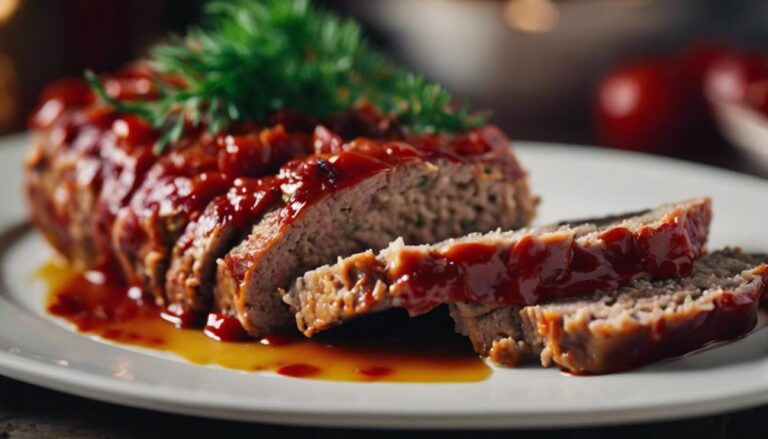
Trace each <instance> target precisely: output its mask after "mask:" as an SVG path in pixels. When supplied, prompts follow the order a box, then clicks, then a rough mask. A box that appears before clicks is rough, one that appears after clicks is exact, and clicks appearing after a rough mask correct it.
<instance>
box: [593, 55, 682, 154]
mask: <svg viewBox="0 0 768 439" xmlns="http://www.w3.org/2000/svg"><path fill="white" fill-rule="evenodd" d="M683 97H684V91H683V89H682V87H681V79H680V75H679V73H678V71H677V69H676V68H675V66H674V65H673V64H672V63H670V62H668V61H666V60H661V59H655V60H648V61H643V62H638V63H632V64H626V65H622V66H619V67H618V68H616V69H615V70H613V71H611V72H610V73H609V74H608V75H607V76H606V77H605V78H604V79H603V81H602V83H601V84H600V87H599V89H598V94H597V104H596V114H595V121H596V128H597V131H598V134H599V136H600V140H601V141H602V143H604V144H606V145H609V146H614V147H617V148H623V149H630V150H635V151H646V152H663V151H669V150H670V149H672V148H674V147H675V145H676V143H677V141H678V140H679V134H680V132H681V129H682V124H681V123H680V122H681V120H683V113H684V111H683V110H684V107H683V105H682V102H683Z"/></svg>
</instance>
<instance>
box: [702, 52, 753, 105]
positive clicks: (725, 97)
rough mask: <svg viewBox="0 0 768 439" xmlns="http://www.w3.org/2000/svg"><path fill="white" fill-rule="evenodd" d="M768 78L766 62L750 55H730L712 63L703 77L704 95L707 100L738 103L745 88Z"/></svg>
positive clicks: (743, 95) (742, 97)
mask: <svg viewBox="0 0 768 439" xmlns="http://www.w3.org/2000/svg"><path fill="white" fill-rule="evenodd" d="M765 78H768V60H766V58H764V57H762V56H759V55H755V54H751V53H732V54H730V55H726V56H723V57H721V58H719V59H717V60H716V61H714V62H713V63H712V64H711V65H710V66H709V68H708V69H707V72H706V74H705V77H704V95H705V96H706V97H707V99H709V100H718V101H739V100H743V99H744V98H745V96H746V91H747V87H748V86H749V85H750V84H752V83H754V82H756V81H759V80H761V79H765Z"/></svg>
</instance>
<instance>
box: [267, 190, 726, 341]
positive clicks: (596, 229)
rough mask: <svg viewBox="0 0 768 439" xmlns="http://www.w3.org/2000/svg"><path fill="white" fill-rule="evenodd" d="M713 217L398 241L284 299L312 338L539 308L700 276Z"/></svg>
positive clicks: (663, 212)
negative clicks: (448, 316) (460, 312)
mask: <svg viewBox="0 0 768 439" xmlns="http://www.w3.org/2000/svg"><path fill="white" fill-rule="evenodd" d="M711 217H712V213H711V203H710V200H709V199H708V198H700V199H694V200H689V201H685V202H681V203H677V204H665V205H662V206H660V207H658V208H656V209H653V210H651V211H647V212H644V213H630V214H626V215H620V216H613V217H609V218H603V219H599V220H588V221H582V222H571V223H566V224H560V225H552V226H544V227H537V228H531V229H523V230H519V231H511V232H490V233H486V234H471V235H468V236H465V237H462V238H457V239H449V240H447V241H445V242H441V243H438V244H433V245H420V246H413V245H412V246H408V245H404V243H403V241H402V240H397V241H395V242H393V243H392V244H390V245H389V246H388V247H387V248H385V249H384V250H382V251H380V252H378V254H377V253H375V252H374V251H371V250H369V251H366V252H363V253H359V254H355V255H353V256H350V257H347V258H339V260H338V262H337V263H336V264H334V265H326V266H323V267H320V268H317V269H315V270H312V271H310V272H308V273H305V274H304V275H303V276H302V277H300V278H298V280H296V281H295V282H294V284H293V285H292V287H291V288H290V289H289V290H288V291H282V293H283V300H284V301H285V302H286V303H287V304H289V305H290V306H291V309H292V310H293V311H294V313H295V316H296V322H297V324H298V327H299V329H301V330H302V331H303V332H304V334H305V335H307V336H311V335H312V334H314V333H316V332H318V331H322V330H324V329H326V328H329V327H331V326H335V325H338V324H340V323H342V322H343V321H345V320H347V319H349V318H353V317H356V316H360V315H364V314H366V313H370V312H376V311H381V310H384V309H388V308H391V307H403V308H406V309H407V310H408V311H409V312H410V313H411V314H412V315H417V314H421V313H424V312H427V311H429V310H431V309H432V308H434V307H435V306H437V305H439V304H442V303H458V302H470V303H476V304H483V305H487V306H494V307H495V306H504V305H517V306H525V305H532V304H535V303H537V302H539V301H541V300H547V299H553V298H557V297H568V296H578V295H584V294H591V293H592V292H593V291H594V290H596V289H603V290H608V289H612V288H615V287H616V286H617V285H620V284H623V283H627V282H629V281H632V280H634V279H637V278H670V277H679V276H685V275H688V274H690V273H691V269H692V264H693V261H694V260H695V259H696V258H697V257H698V256H699V255H700V254H701V253H702V252H703V250H704V248H705V243H706V239H707V234H708V230H709V224H710V220H711Z"/></svg>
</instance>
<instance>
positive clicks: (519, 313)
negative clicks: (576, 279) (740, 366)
mask: <svg viewBox="0 0 768 439" xmlns="http://www.w3.org/2000/svg"><path fill="white" fill-rule="evenodd" d="M766 263H768V255H748V254H742V253H738V252H735V251H731V250H725V251H719V252H716V253H712V254H710V255H706V256H703V257H702V258H700V259H699V260H698V261H696V263H695V264H694V268H693V273H692V275H691V276H689V277H686V278H681V279H673V280H660V281H653V282H649V281H648V280H645V279H639V280H635V281H633V282H631V283H630V284H628V285H626V286H623V287H621V288H619V289H618V290H614V291H612V292H601V291H598V292H596V293H594V294H593V295H591V296H589V297H582V298H567V299H559V300H555V301H550V302H548V303H543V304H540V305H535V306H527V307H522V308H521V307H517V306H511V307H500V308H489V307H485V306H482V305H472V304H467V303H461V304H452V305H450V311H451V315H452V316H453V318H454V320H455V321H456V329H457V331H458V332H460V333H462V334H465V335H467V336H469V338H470V339H471V340H472V344H473V345H474V348H475V350H476V351H477V352H478V353H479V354H481V355H484V356H489V357H490V358H491V359H492V360H493V361H494V362H496V363H498V364H502V365H507V366H516V365H517V364H518V362H519V361H520V360H521V359H523V358H525V357H531V356H538V357H539V358H540V360H541V364H542V365H544V366H550V365H556V366H558V367H560V368H562V369H564V370H566V371H569V372H572V373H576V374H602V373H609V372H617V371H621V370H626V369H630V368H633V367H637V366H640V365H644V364H647V363H650V362H653V361H657V360H660V359H663V358H669V357H673V356H678V355H682V354H685V353H688V352H691V351H693V350H696V349H699V348H701V347H703V346H705V345H707V344H709V343H712V342H716V341H724V340H730V339H733V338H736V337H739V336H742V335H744V334H746V333H747V332H749V331H750V330H751V329H752V328H753V327H754V325H755V322H756V318H757V315H756V313H757V309H758V302H759V300H760V297H761V294H763V293H764V292H765V291H766V289H767V288H768V265H766Z"/></svg>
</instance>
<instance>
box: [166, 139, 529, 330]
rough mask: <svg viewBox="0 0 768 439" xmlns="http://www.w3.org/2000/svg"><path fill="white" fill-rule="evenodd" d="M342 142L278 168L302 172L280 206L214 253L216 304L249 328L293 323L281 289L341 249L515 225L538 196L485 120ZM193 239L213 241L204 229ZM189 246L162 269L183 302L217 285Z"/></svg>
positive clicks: (205, 259) (284, 189)
mask: <svg viewBox="0 0 768 439" xmlns="http://www.w3.org/2000/svg"><path fill="white" fill-rule="evenodd" d="M340 147H341V150H340V151H338V152H336V151H331V152H330V154H331V156H330V157H326V158H323V159H322V160H320V159H317V158H310V159H308V160H305V161H304V162H303V163H302V164H301V165H300V167H299V168H300V169H299V170H298V171H290V172H286V173H284V174H289V175H290V174H294V173H296V174H303V175H307V176H309V177H301V178H299V179H298V180H297V181H296V182H295V183H291V182H288V183H283V184H281V185H280V187H281V198H282V199H283V200H284V204H283V205H282V206H280V207H278V208H276V209H273V210H270V211H268V212H266V213H265V214H264V215H263V217H258V220H257V221H252V222H253V227H252V228H251V229H249V230H248V233H246V236H245V239H244V240H243V241H242V242H240V243H239V244H238V245H237V246H235V247H234V248H233V249H231V250H230V251H228V252H227V253H226V254H225V255H223V257H221V258H220V259H219V260H218V263H217V273H216V281H215V288H214V294H215V307H216V308H218V309H219V310H222V311H223V312H226V313H230V314H236V315H237V316H239V318H240V320H241V322H242V324H243V325H244V327H245V328H246V329H247V330H248V332H250V333H251V334H252V335H256V336H259V335H264V334H268V333H271V332H275V331H284V330H295V329H294V328H295V323H294V321H293V320H294V319H293V316H292V314H291V313H290V312H289V310H288V308H287V307H286V305H285V304H284V303H283V302H282V301H281V300H280V295H279V294H278V288H287V287H288V286H289V284H290V283H291V281H292V280H293V279H295V278H296V277H297V276H299V275H301V274H302V273H303V272H305V271H307V270H309V269H312V268H315V267H317V266H319V265H322V264H327V263H329V262H332V261H333V260H335V259H336V258H337V257H338V255H340V254H342V255H343V254H352V253H354V252H357V251H361V250H363V249H366V248H382V247H384V246H386V245H387V243H389V242H390V241H392V240H393V239H395V238H397V237H398V236H402V237H403V238H404V239H405V240H406V241H407V242H411V243H424V242H431V241H437V240H441V239H446V238H448V237H451V236H458V235H461V234H464V233H467V232H470V231H477V230H479V231H487V230H492V229H495V228H498V227H504V228H518V227H522V226H524V225H526V224H527V223H528V222H529V221H530V219H531V217H532V215H533V213H534V210H535V206H536V198H535V197H533V196H532V195H531V193H530V191H529V189H528V185H527V180H526V178H525V173H524V172H522V170H521V169H520V167H519V165H518V164H517V162H516V160H515V158H514V156H513V155H512V153H511V151H510V149H509V141H508V140H507V139H506V137H504V136H503V135H502V134H501V133H500V132H499V131H498V130H497V129H495V128H492V127H485V128H482V129H480V130H478V131H475V132H471V133H468V134H466V135H463V136H459V137H445V138H442V139H438V138H430V139H426V138H425V139H416V140H412V141H409V142H408V144H405V143H401V142H376V141H368V140H363V139H361V140H358V141H354V142H351V143H348V144H345V145H343V146H340ZM465 148H470V149H472V151H474V152H469V151H467V150H465ZM324 157H325V156H324ZM313 175H314V176H315V177H313ZM284 177H285V176H284ZM307 178H308V180H307ZM289 180H290V178H289ZM304 181H310V183H309V184H306V183H304ZM323 188H325V189H323ZM220 230H221V229H220ZM217 233H219V232H217ZM223 235H228V233H224V234H223ZM221 236H222V234H221V233H219V237H221ZM225 239H226V236H225ZM191 241H192V242H198V243H200V244H201V246H202V247H199V248H215V247H217V244H216V240H214V241H210V240H206V238H205V237H203V238H195V239H192V240H191ZM237 241H238V240H237V239H235V242H237ZM193 247H194V246H193ZM224 247H226V246H224ZM193 252H196V253H197V254H198V256H197V257H196V258H195V257H194V256H193V257H192V258H190V259H188V260H187V262H183V263H184V264H186V267H188V268H185V269H183V270H182V275H181V277H180V279H181V280H180V281H177V278H176V275H177V273H178V272H176V271H175V270H173V271H174V273H175V274H173V275H171V276H169V281H170V282H175V283H177V285H180V286H182V287H183V288H182V289H186V291H181V290H179V289H173V290H172V289H171V288H169V291H181V292H180V293H179V294H176V295H174V297H175V299H174V300H180V301H185V302H183V306H185V307H192V308H196V307H198V306H201V307H203V308H204V303H205V298H206V297H210V294H209V293H208V289H209V288H210V285H212V284H214V282H212V280H211V279H212V278H211V276H212V274H211V262H212V257H209V256H211V254H210V253H209V252H206V251H201V250H193ZM217 252H218V251H217ZM200 255H202V256H200ZM195 272H197V273H195ZM200 286H203V288H202V289H201V288H200ZM195 301H198V302H195Z"/></svg>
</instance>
